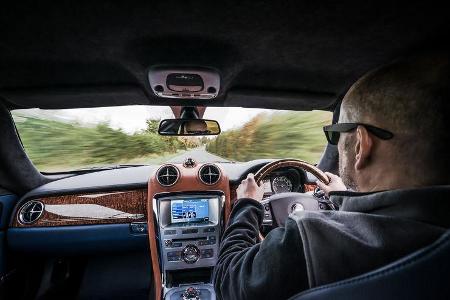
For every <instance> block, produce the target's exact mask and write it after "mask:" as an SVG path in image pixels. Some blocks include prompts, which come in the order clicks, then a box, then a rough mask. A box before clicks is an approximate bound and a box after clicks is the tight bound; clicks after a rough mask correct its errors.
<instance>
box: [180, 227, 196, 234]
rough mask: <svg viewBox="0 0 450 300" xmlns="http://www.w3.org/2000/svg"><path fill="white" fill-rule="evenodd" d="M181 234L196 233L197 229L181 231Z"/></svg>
mask: <svg viewBox="0 0 450 300" xmlns="http://www.w3.org/2000/svg"><path fill="white" fill-rule="evenodd" d="M181 233H182V234H191V233H198V229H196V228H191V229H183V231H182V232H181Z"/></svg>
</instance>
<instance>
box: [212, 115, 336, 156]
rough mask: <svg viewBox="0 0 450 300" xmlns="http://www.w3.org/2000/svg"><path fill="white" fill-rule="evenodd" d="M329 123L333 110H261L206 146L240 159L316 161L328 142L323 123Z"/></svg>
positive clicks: (216, 152) (213, 151) (213, 150)
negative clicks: (263, 112)
mask: <svg viewBox="0 0 450 300" xmlns="http://www.w3.org/2000/svg"><path fill="white" fill-rule="evenodd" d="M329 123H331V113H329V112H322V111H313V112H280V113H274V114H271V115H267V114H260V115H258V116H256V117H254V118H253V119H252V120H250V121H248V122H247V123H245V124H244V125H243V126H242V127H241V128H239V129H234V130H229V131H226V132H223V133H222V134H221V135H220V136H218V137H216V138H215V139H214V140H212V141H210V142H209V143H208V145H207V147H206V150H208V151H209V152H211V153H214V154H217V155H219V156H222V157H224V158H227V159H231V160H236V161H248V160H252V159H258V158H297V159H302V160H305V161H308V162H311V163H315V162H317V161H318V159H319V158H320V155H321V154H322V152H323V149H324V147H325V145H326V139H325V136H324V134H323V131H322V127H323V126H324V125H327V124H329Z"/></svg>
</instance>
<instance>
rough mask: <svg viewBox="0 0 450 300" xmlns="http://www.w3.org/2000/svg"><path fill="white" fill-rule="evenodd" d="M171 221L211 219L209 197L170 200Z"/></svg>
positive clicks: (204, 220) (202, 220) (203, 220)
mask: <svg viewBox="0 0 450 300" xmlns="http://www.w3.org/2000/svg"><path fill="white" fill-rule="evenodd" d="M170 208H171V211H172V215H171V223H182V222H206V221H209V202H208V199H201V198H193V199H179V200H178V199H177V200H171V201H170Z"/></svg>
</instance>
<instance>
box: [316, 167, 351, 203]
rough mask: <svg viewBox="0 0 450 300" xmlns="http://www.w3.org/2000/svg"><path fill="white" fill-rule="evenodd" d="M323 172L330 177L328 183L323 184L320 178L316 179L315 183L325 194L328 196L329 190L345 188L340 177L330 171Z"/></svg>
mask: <svg viewBox="0 0 450 300" xmlns="http://www.w3.org/2000/svg"><path fill="white" fill-rule="evenodd" d="M325 174H326V175H327V176H328V178H329V179H330V182H329V183H328V184H325V183H323V182H321V181H320V180H317V181H316V184H317V186H318V187H319V188H320V189H321V190H322V191H323V192H324V193H325V195H327V197H328V196H329V194H330V192H335V191H346V190H347V187H346V186H345V184H344V183H343V182H342V179H341V177H339V176H337V175H334V174H333V173H330V172H325Z"/></svg>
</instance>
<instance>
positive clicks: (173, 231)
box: [164, 229, 177, 235]
mask: <svg viewBox="0 0 450 300" xmlns="http://www.w3.org/2000/svg"><path fill="white" fill-rule="evenodd" d="M176 233H177V231H176V230H174V229H170V230H164V234H165V235H172V234H176Z"/></svg>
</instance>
